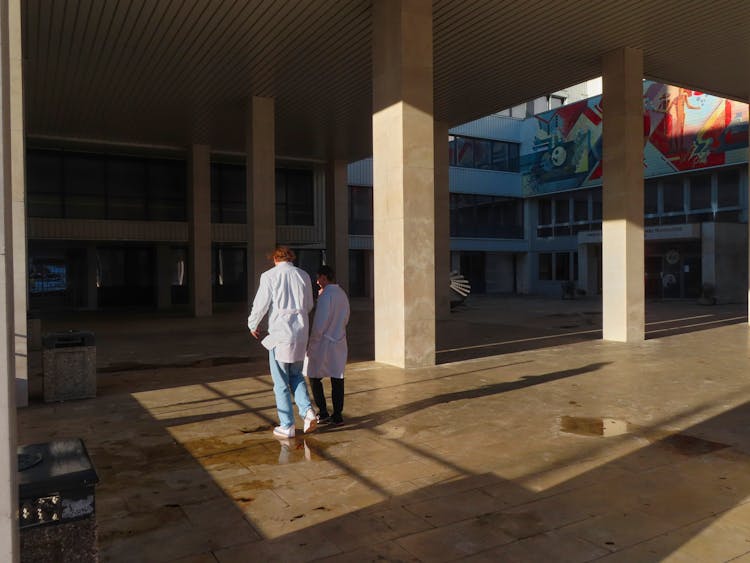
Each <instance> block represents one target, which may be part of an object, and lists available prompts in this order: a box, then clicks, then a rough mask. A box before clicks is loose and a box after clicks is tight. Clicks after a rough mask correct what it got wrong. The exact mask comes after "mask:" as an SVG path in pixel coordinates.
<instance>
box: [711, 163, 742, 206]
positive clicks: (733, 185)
mask: <svg viewBox="0 0 750 563" xmlns="http://www.w3.org/2000/svg"><path fill="white" fill-rule="evenodd" d="M717 184H718V190H717V194H716V206H717V207H719V208H722V207H739V205H740V172H739V170H737V169H736V168H735V169H734V170H723V171H721V172H719V173H718V174H717Z"/></svg>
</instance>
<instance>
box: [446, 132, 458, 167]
mask: <svg viewBox="0 0 750 563" xmlns="http://www.w3.org/2000/svg"><path fill="white" fill-rule="evenodd" d="M457 143H458V141H457V140H456V137H454V136H453V135H448V164H449V165H451V166H456V144H457Z"/></svg>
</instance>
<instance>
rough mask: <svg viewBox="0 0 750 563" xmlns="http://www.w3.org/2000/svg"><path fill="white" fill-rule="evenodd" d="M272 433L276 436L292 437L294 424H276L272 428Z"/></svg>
mask: <svg viewBox="0 0 750 563" xmlns="http://www.w3.org/2000/svg"><path fill="white" fill-rule="evenodd" d="M305 424H307V423H305ZM273 435H274V436H278V437H279V438H294V425H292V426H277V427H276V428H274V429H273Z"/></svg>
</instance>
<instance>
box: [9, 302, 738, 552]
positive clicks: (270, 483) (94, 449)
mask: <svg viewBox="0 0 750 563" xmlns="http://www.w3.org/2000/svg"><path fill="white" fill-rule="evenodd" d="M491 303H492V302H488V304H491ZM534 303H536V302H534ZM552 305H558V304H557V303H555V304H552ZM552 305H550V304H549V303H548V304H546V305H545V307H544V308H539V310H538V313H532V314H538V315H540V316H539V319H537V321H538V323H537V324H539V327H543V326H544V320H543V316H544V315H546V314H548V313H549V312H550V309H549V308H550V307H552ZM564 305H565V306H578V305H577V304H569V303H566V304H564ZM535 306H536V305H535ZM683 307H684V306H683ZM492 311H494V312H493V315H495V316H497V317H498V318H500V317H502V318H503V319H504V320H508V319H507V318H506V317H507V314H508V311H506V310H505V308H504V307H498V308H496V309H492ZM510 313H513V314H516V313H514V312H513V311H512V310H511V311H510ZM460 315H461V316H462V318H463V319H465V320H467V319H469V318H470V317H472V316H473V317H474V318H473V320H472V321H471V322H466V324H463V325H462V326H463V327H468V328H467V330H470V329H471V330H478V329H477V328H476V327H485V328H486V327H491V323H492V322H497V321H496V320H495V321H493V320H492V319H488V318H485V317H486V316H487V310H481V309H477V310H474V311H471V310H469V311H466V312H464V313H460ZM457 318H458V317H457ZM241 320H242V319H241V318H240V321H241ZM182 321H184V320H181V322H182ZM475 321H476V322H475ZM537 321H534V322H537ZM196 322H203V321H200V320H196ZM218 322H220V321H219V320H218V319H213V320H212V321H211V323H218ZM531 324H533V323H531ZM531 324H529V326H531ZM240 325H242V323H240ZM212 326H213V325H212ZM446 326H449V325H446ZM508 326H510V327H512V326H513V325H512V323H509V324H508ZM471 327H474V328H473V329H472V328H471ZM240 329H241V330H244V326H240V328H239V329H238V330H240ZM498 334H499V332H498ZM464 336H466V335H464ZM475 336H481V335H478V334H475ZM168 337H169V334H168V333H167V334H165V335H164V336H162V338H168ZM441 338H442V337H441ZM467 338H468V336H467ZM493 338H497V334H493ZM245 340H246V339H245ZM200 343H201V344H200V345H198V344H196V350H197V351H196V354H198V355H200V353H202V352H204V351H203V350H199V348H200V346H205V352H207V351H210V350H211V349H212V346H213V341H212V337H211V332H210V331H206V332H205V333H204V334H203V336H202V338H201V340H200ZM352 344H353V347H356V345H357V343H356V342H354V343H352ZM125 352H126V351H122V354H125ZM128 353H130V352H128ZM149 354H154V350H143V352H142V356H143V358H144V359H145V358H148V357H149ZM237 355H240V354H237ZM123 357H124V356H123ZM133 357H135V358H137V357H138V355H137V354H135V353H133ZM748 357H750V343H749V341H748V338H747V326H746V325H744V324H741V325H733V326H726V327H721V328H716V329H713V330H710V331H701V332H693V333H686V334H681V335H676V336H670V337H668V338H661V339H656V340H648V341H646V342H644V343H641V344H634V345H624V344H619V343H611V342H603V341H588V342H578V343H575V344H570V345H567V346H555V347H548V348H541V349H537V350H530V351H521V352H516V353H506V354H503V355H501V356H495V357H486V358H479V359H473V360H467V361H464V362H456V363H453V364H446V365H441V366H436V367H434V368H425V369H415V370H401V369H398V368H393V367H389V366H384V365H381V364H377V363H375V362H362V363H355V362H353V363H352V364H350V366H349V367H350V370H349V371H348V372H347V400H346V401H347V402H346V409H347V410H346V412H345V416H346V424H345V425H343V426H341V427H327V428H320V429H319V430H318V431H316V432H315V433H313V434H310V435H303V434H302V433H301V431H300V433H299V435H298V436H297V437H296V438H294V439H293V440H291V441H289V442H288V443H286V444H283V443H281V442H280V441H278V440H275V439H274V438H273V437H272V436H271V428H272V426H273V425H274V423H275V416H276V414H275V408H274V404H273V396H272V392H271V387H270V378H269V376H268V375H267V370H268V368H267V364H266V361H267V360H266V358H265V357H262V356H258V357H257V358H256V359H254V360H251V361H248V362H245V363H242V364H232V365H215V366H211V365H210V363H207V364H206V365H201V366H200V367H195V368H192V367H182V368H179V367H165V368H161V369H143V370H140V371H137V370H136V371H127V372H121V373H104V374H100V377H99V382H100V396H99V397H97V398H96V399H92V400H86V401H71V402H67V403H59V404H40V403H34V404H32V405H31V406H30V407H29V408H27V409H22V410H20V411H19V417H18V418H19V420H18V427H19V441H20V442H21V443H33V442H42V441H47V440H49V439H51V438H54V437H69V436H79V437H82V438H83V439H84V440H85V443H86V445H87V448H88V449H89V452H90V454H91V457H92V460H93V461H94V464H95V466H96V468H97V471H98V473H99V477H100V480H101V482H100V484H99V485H98V486H97V499H96V502H97V521H98V525H99V532H100V551H101V554H102V560H103V561H113V562H119V561H126V562H130V561H139V562H140V561H174V560H183V561H185V563H204V561H221V562H234V561H241V562H247V561H291V560H295V561H308V560H315V559H325V558H328V559H329V560H331V561H357V562H359V561H369V560H377V559H378V558H380V559H383V558H385V559H387V560H391V561H399V560H400V561H416V560H421V561H441V560H443V561H448V560H456V559H459V558H469V560H471V561H490V560H492V561H514V560H519V561H554V560H566V561H589V560H592V559H596V558H601V557H604V560H613V561H628V562H629V563H630V562H633V561H638V562H641V561H670V560H672V561H701V562H704V561H709V562H711V561H726V560H730V559H732V558H735V559H736V560H742V559H745V560H748V558H749V557H750V556H748V555H747V554H749V553H750V547H748V546H747V545H746V540H747V538H748V536H750V530H748V526H750V525H749V524H748V522H750V512H749V511H750V471H749V469H750V463H749V461H748V460H749V459H750V451H748V450H750V440H749V439H748V438H747V437H746V435H747V434H748V433H747V428H748V427H750V384H749V383H748V382H747V381H746V379H747V378H746V377H745V374H746V372H747V365H746V364H747V359H748ZM709 360H710V361H709ZM566 416H567V417H577V418H578V419H584V418H587V417H588V418H589V419H597V417H598V418H599V419H604V418H612V419H617V420H621V421H624V423H626V425H627V426H626V427H625V428H626V431H627V433H626V434H622V435H618V436H601V435H583V434H572V433H570V432H564V431H563V429H562V420H563V417H566ZM299 427H301V423H298V429H299ZM712 443H713V444H714V445H712ZM717 444H718V445H717ZM717 448H718V449H717ZM607 542H611V543H607ZM608 552H611V553H610V554H609V555H607V553H608ZM737 558H739V559H737Z"/></svg>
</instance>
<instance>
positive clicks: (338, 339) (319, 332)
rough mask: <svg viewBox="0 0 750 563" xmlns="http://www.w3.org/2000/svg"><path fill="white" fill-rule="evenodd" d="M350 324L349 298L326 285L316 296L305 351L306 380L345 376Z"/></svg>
mask: <svg viewBox="0 0 750 563" xmlns="http://www.w3.org/2000/svg"><path fill="white" fill-rule="evenodd" d="M348 322H349V299H348V298H347V296H346V292H345V291H344V290H343V289H341V288H340V287H339V286H338V285H337V284H333V283H332V284H328V285H327V286H325V288H323V291H322V292H321V294H320V295H319V296H318V305H317V307H316V309H315V318H314V319H313V326H312V332H311V333H310V345H309V346H308V348H307V366H306V368H307V369H306V375H307V376H308V377H315V378H320V377H336V378H342V377H344V368H345V367H346V357H347V354H348V349H347V344H346V325H347V323H348Z"/></svg>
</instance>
